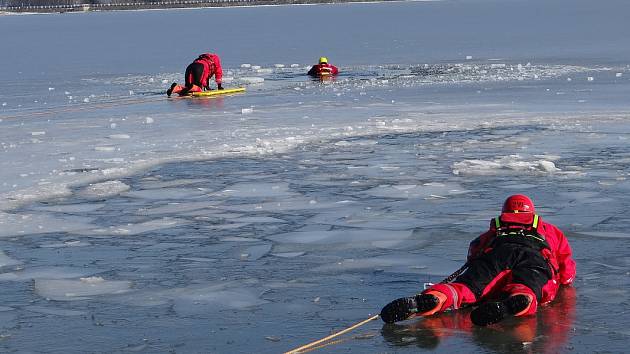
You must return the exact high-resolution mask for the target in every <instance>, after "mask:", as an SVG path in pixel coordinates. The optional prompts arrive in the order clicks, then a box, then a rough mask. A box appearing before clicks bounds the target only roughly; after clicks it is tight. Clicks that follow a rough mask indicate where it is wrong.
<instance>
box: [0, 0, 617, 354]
mask: <svg viewBox="0 0 630 354" xmlns="http://www.w3.org/2000/svg"><path fill="white" fill-rule="evenodd" d="M628 10H630V5H629V4H627V3H626V2H622V1H609V2H605V3H604V4H601V3H595V2H590V1H572V2H569V1H558V2H553V3H551V4H549V3H547V2H543V1H527V2H526V1H510V2H508V3H506V4H503V3H501V5H498V4H497V2H494V1H485V0H475V1H469V2H459V1H438V2H417V3H416V2H414V3H388V4H354V5H326V6H299V7H290V6H288V7H265V8H238V9H201V10H169V11H147V12H118V13H87V14H72V15H63V16H62V15H44V16H40V15H37V16H2V17H0V32H1V33H12V35H11V36H9V38H7V39H6V41H4V40H3V47H4V48H6V49H8V50H6V51H5V52H6V55H4V54H3V57H2V58H0V68H1V70H0V78H1V79H2V80H3V81H2V82H3V85H2V88H3V90H0V156H1V158H0V282H1V283H0V284H1V285H2V290H1V291H0V298H2V303H1V304H0V348H1V351H3V352H20V353H22V352H24V353H27V352H28V353H31V352H46V353H112V352H114V353H127V352H140V353H167V352H172V353H252V352H257V353H278V352H283V351H286V350H290V349H293V348H295V347H298V346H300V345H302V344H305V343H308V342H310V341H312V340H315V339H318V338H321V337H324V336H326V335H328V334H330V332H331V331H335V330H340V329H343V328H345V327H347V326H349V325H351V324H353V323H356V322H358V321H361V320H363V319H366V318H368V317H370V316H371V315H372V314H374V313H378V312H379V311H380V309H381V307H382V306H383V305H385V304H386V303H387V302H389V301H391V300H392V299H394V298H397V297H401V296H406V295H411V294H413V293H415V292H417V291H419V290H421V289H422V286H423V283H424V282H437V281H440V280H441V279H442V278H444V277H445V276H447V275H449V274H450V273H451V272H453V271H454V270H456V269H458V268H459V267H460V266H461V264H462V263H463V261H464V260H465V257H466V251H467V245H468V242H469V241H470V240H472V239H473V238H474V237H476V236H477V235H478V234H479V233H480V232H482V231H485V228H486V227H487V225H488V221H489V220H490V218H492V217H494V216H495V215H496V214H497V213H498V212H499V210H500V205H501V203H502V201H503V199H504V198H505V197H506V196H507V195H509V194H514V193H526V194H529V195H530V196H532V198H533V199H534V201H535V203H536V205H537V208H538V211H539V213H540V214H541V215H542V217H543V218H545V219H547V220H549V221H551V222H553V223H554V224H556V225H558V226H559V227H560V228H561V229H563V230H565V231H566V233H567V236H568V237H569V240H570V242H571V245H572V247H573V250H574V257H575V259H576V261H577V265H578V277H577V279H576V282H575V284H574V285H575V286H574V287H571V288H567V289H565V291H563V292H562V293H561V294H560V296H559V298H558V300H557V301H556V302H554V303H553V304H552V305H551V306H548V307H545V308H542V309H541V310H540V312H539V314H538V315H537V316H535V317H531V318H528V319H519V320H518V321H507V322H506V323H503V324H501V325H498V326H494V327H493V328H474V327H473V326H472V325H471V323H470V321H469V319H468V317H467V312H465V311H462V312H460V313H450V314H445V315H443V316H438V317H434V318H427V319H422V320H418V321H411V322H406V323H401V324H400V325H396V326H383V325H382V324H381V323H380V322H371V323H370V324H368V325H366V326H364V327H362V328H361V329H359V330H357V331H356V332H353V333H351V334H349V335H346V336H344V337H343V340H342V341H341V342H339V343H336V344H334V345H333V346H329V347H326V348H322V349H320V351H321V352H351V353H372V352H374V353H394V352H395V353H412V352H422V351H437V352H444V353H452V352H479V351H482V352H505V353H508V352H509V353H513V352H524V353H529V352H536V353H538V352H547V353H557V352H577V353H591V352H625V351H626V347H627V343H628V340H629V338H630V331H629V330H628V328H627V326H626V324H625V322H626V321H625V318H626V317H627V313H628V311H629V310H630V308H629V304H630V301H629V300H630V295H629V293H628V291H629V290H628V289H629V287H628V275H629V272H628V269H629V265H630V253H629V252H628V251H629V246H628V242H627V240H628V238H629V237H630V234H629V233H628V231H627V227H626V225H627V224H625V223H626V222H628V221H629V219H630V214H628V212H627V210H629V208H630V199H629V198H628V197H627V196H628V191H629V189H630V181H629V180H628V178H629V175H630V145H629V144H628V139H630V124H628V122H629V119H630V101H628V97H630V47H628V46H627V38H629V37H630V26H627V23H626V20H625V14H627V13H628ZM322 18H325V19H326V21H324V23H327V25H326V26H323V27H322V26H321V24H322V21H321V19H322ZM188 22H192V23H204V24H205V23H207V24H210V25H209V26H210V27H211V28H213V36H211V37H212V38H203V39H201V38H200V37H199V36H192V35H186V36H181V35H180V34H181V33H178V31H176V30H175V28H177V27H178V25H179V24H181V25H184V24H186V23H188ZM271 23H273V25H270V24H271ZM585 23H589V24H591V25H589V26H586V25H584V24H585ZM168 24H174V25H173V30H171V31H169V30H168V29H167V28H166V27H167V26H168ZM375 24H378V25H375ZM593 27H596V28H598V30H597V31H593V30H592V28H593ZM104 29H107V31H105V30H104ZM214 29H216V31H214ZM261 29H264V31H262V30H261ZM315 29H318V30H319V32H316V31H315ZM324 38H325V39H324ZM166 43H176V44H168V45H167V44H166ZM35 50H37V53H35ZM205 51H216V52H217V53H219V54H220V55H221V56H222V58H223V61H224V63H225V67H226V68H225V71H226V75H225V76H226V78H227V80H226V86H228V85H229V86H230V87H233V86H241V85H242V86H245V87H247V93H246V94H243V95H234V96H230V97H222V98H216V99H178V98H171V99H167V98H166V97H165V96H164V95H163V92H164V90H165V89H166V88H167V87H168V85H169V84H170V83H171V82H172V81H181V79H182V76H183V70H184V68H185V66H186V65H187V64H188V62H189V61H190V60H191V59H193V58H194V56H195V55H197V54H199V53H201V52H205ZM321 55H326V56H328V57H329V59H330V60H331V62H332V63H334V64H336V65H338V66H339V67H340V69H341V72H342V75H341V76H339V77H338V78H337V79H336V80H335V81H331V82H319V81H313V80H310V79H308V78H306V77H305V75H304V73H305V71H306V70H307V68H308V66H309V64H312V61H314V60H315V59H316V58H317V57H319V56H321ZM612 314H614V315H612Z"/></svg>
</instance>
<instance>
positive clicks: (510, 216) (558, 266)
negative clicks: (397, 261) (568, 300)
mask: <svg viewBox="0 0 630 354" xmlns="http://www.w3.org/2000/svg"><path fill="white" fill-rule="evenodd" d="M571 255H572V252H571V247H570V246H569V243H568V241H567V239H566V237H565V236H564V234H563V233H562V231H560V229H558V228H557V227H556V226H554V225H553V224H550V223H548V222H545V221H543V220H542V219H540V218H539V217H538V216H537V215H535V214H533V213H503V214H501V216H499V217H498V218H496V219H492V221H491V223H490V229H489V230H488V231H486V232H485V233H483V234H482V235H480V236H479V237H477V238H476V239H475V240H473V241H472V242H471V243H470V247H469V249H468V260H467V264H468V269H467V270H466V272H464V273H463V274H462V275H460V276H459V277H457V278H456V279H455V280H454V282H452V283H448V284H436V285H433V286H432V287H431V288H429V289H427V290H425V291H424V293H431V292H438V293H441V294H443V295H442V297H444V295H446V301H445V302H444V303H443V304H442V306H441V308H440V309H438V312H441V311H445V310H449V309H457V308H460V307H462V306H466V305H470V304H475V303H478V302H483V301H485V300H488V299H496V298H498V297H501V296H511V295H517V294H524V295H530V296H531V297H532V298H533V301H532V303H531V305H530V306H529V307H528V308H527V310H526V311H524V312H522V313H518V314H516V315H517V316H520V315H529V314H533V313H535V312H536V309H537V305H538V303H540V304H545V303H548V302H550V301H552V300H553V299H554V298H555V297H556V294H557V292H558V288H559V286H560V285H561V284H562V285H568V284H571V283H572V282H573V279H574V277H575V261H574V260H573V259H572V258H571Z"/></svg>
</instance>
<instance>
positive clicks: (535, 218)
mask: <svg viewBox="0 0 630 354" xmlns="http://www.w3.org/2000/svg"><path fill="white" fill-rule="evenodd" d="M532 227H533V228H534V229H537V228H538V214H534V222H533V223H532Z"/></svg>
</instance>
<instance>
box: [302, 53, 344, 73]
mask: <svg viewBox="0 0 630 354" xmlns="http://www.w3.org/2000/svg"><path fill="white" fill-rule="evenodd" d="M337 74H339V69H337V67H336V66H334V65H332V64H328V58H326V57H321V58H319V64H316V65H313V67H311V69H310V70H309V71H308V75H310V76H313V77H323V76H335V75H337Z"/></svg>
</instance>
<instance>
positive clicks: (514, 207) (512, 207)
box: [501, 194, 536, 213]
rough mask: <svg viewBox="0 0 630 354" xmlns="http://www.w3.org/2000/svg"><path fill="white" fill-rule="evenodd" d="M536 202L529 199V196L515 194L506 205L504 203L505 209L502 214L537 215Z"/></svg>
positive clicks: (506, 201)
mask: <svg viewBox="0 0 630 354" xmlns="http://www.w3.org/2000/svg"><path fill="white" fill-rule="evenodd" d="M535 212H536V208H534V202H532V200H531V199H529V197H528V196H526V195H523V194H515V195H511V196H509V197H508V198H507V199H506V200H505V203H503V209H502V210H501V213H535Z"/></svg>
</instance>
